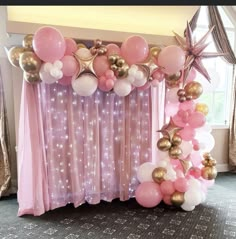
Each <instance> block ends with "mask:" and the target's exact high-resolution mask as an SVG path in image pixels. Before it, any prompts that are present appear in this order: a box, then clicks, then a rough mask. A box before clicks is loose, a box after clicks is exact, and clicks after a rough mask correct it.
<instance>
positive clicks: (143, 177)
mask: <svg viewBox="0 0 236 239" xmlns="http://www.w3.org/2000/svg"><path fill="white" fill-rule="evenodd" d="M156 167H157V166H156V165H155V164H153V163H151V162H146V163H143V164H141V165H140V166H139V167H138V170H137V178H138V181H139V182H140V183H142V182H153V179H152V172H153V170H154V169H155V168H156Z"/></svg>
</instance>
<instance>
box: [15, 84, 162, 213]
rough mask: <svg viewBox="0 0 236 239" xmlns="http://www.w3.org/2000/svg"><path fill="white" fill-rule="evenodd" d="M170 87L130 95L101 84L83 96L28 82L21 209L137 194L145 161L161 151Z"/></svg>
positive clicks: (24, 104)
mask: <svg viewBox="0 0 236 239" xmlns="http://www.w3.org/2000/svg"><path fill="white" fill-rule="evenodd" d="M163 92H164V86H160V87H159V88H158V89H154V90H153V89H147V90H145V91H140V90H133V91H132V93H131V94H130V95H129V96H127V97H118V96H117V95H116V94H114V93H104V92H101V91H99V90H97V91H96V92H95V93H94V94H93V95H92V96H90V97H81V96H78V95H77V94H76V93H75V92H73V90H72V88H71V87H69V86H61V85H59V84H53V85H47V84H43V83H41V84H38V85H31V84H28V83H26V82H25V81H24V83H23V89H22V98H21V110H20V125H19V146H18V202H19V212H18V215H19V216H21V215H23V214H33V215H41V214H43V213H44V212H45V211H47V210H51V209H54V208H58V207H61V206H64V205H66V204H67V203H73V204H74V206H75V207H77V206H79V205H80V204H82V203H84V202H86V201H87V202H88V203H91V204H96V203H99V202H100V200H106V201H111V200H113V199H114V198H120V200H127V199H129V198H130V197H133V196H134V193H135V189H136V187H137V185H138V181H137V177H136V170H137V168H138V166H139V165H140V164H142V163H144V162H147V161H152V159H153V158H154V157H155V154H156V152H155V150H152V148H154V145H155V144H156V139H157V137H158V135H157V134H156V131H157V130H158V129H159V127H160V126H161V123H162V122H163V116H160V117H158V115H159V113H160V112H159V110H160V111H162V114H160V115H163V112H164V111H163V110H164V108H163V105H164V101H163V100H160V101H157V99H158V97H159V96H161V97H162V99H163V98H164V97H163V94H164V93H163ZM158 94H159V96H158ZM153 99H155V102H154V101H153ZM155 148H156V147H155ZM154 159H155V158H154Z"/></svg>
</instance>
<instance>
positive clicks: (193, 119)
mask: <svg viewBox="0 0 236 239" xmlns="http://www.w3.org/2000/svg"><path fill="white" fill-rule="evenodd" d="M188 123H189V125H190V126H191V127H192V128H199V127H202V126H203V125H204V124H205V123H206V117H205V115H204V114H203V113H201V112H194V113H192V114H191V115H190V117H189V120H188Z"/></svg>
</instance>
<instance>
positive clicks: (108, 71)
mask: <svg viewBox="0 0 236 239" xmlns="http://www.w3.org/2000/svg"><path fill="white" fill-rule="evenodd" d="M105 76H106V77H107V78H112V79H113V78H115V74H114V71H112V70H107V71H106V73H105Z"/></svg>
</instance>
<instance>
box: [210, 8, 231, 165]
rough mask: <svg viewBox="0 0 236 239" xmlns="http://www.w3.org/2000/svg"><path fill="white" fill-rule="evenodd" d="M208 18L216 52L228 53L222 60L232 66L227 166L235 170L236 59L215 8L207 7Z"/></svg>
mask: <svg viewBox="0 0 236 239" xmlns="http://www.w3.org/2000/svg"><path fill="white" fill-rule="evenodd" d="M207 8H208V17H209V26H210V27H212V26H215V28H214V30H213V32H212V37H213V39H214V42H215V45H216V49H217V51H218V52H226V53H228V54H227V55H226V56H223V58H224V59H225V60H226V61H227V62H228V63H230V64H233V65H234V68H233V69H234V70H233V86H232V87H233V90H232V104H231V107H230V109H231V112H230V132H229V165H230V166H231V167H232V169H235V166H236V121H235V120H236V119H235V118H236V111H235V107H236V102H235V100H236V99H235V97H236V78H235V64H236V58H235V54H234V52H233V50H232V48H231V45H230V42H229V39H228V37H227V34H226V31H225V28H224V24H223V22H222V19H221V16H220V13H219V11H218V9H217V6H208V7H207Z"/></svg>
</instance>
